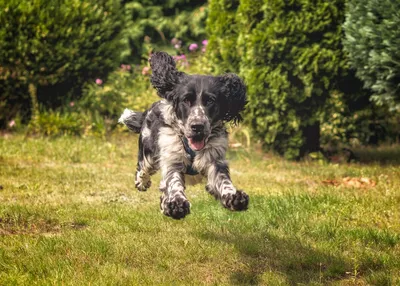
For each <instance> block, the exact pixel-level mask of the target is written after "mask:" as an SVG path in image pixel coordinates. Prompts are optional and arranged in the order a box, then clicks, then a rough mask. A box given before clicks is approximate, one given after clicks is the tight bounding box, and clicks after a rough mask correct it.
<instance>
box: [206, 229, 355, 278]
mask: <svg viewBox="0 0 400 286" xmlns="http://www.w3.org/2000/svg"><path fill="white" fill-rule="evenodd" d="M201 238H202V239H205V240H212V241H217V242H221V243H224V244H233V245H234V247H235V248H236V249H237V250H238V252H239V253H240V263H241V264H242V265H243V267H242V269H240V270H236V271H234V272H233V273H232V274H231V276H230V279H231V283H232V284H235V285H237V284H239V285H259V284H265V283H266V282H267V283H273V284H275V283H276V284H280V283H289V284H291V285H296V284H298V283H311V282H314V283H326V282H327V281H329V280H335V279H339V278H343V276H345V275H346V274H345V273H346V269H349V268H351V266H350V264H349V262H347V261H345V259H344V258H342V257H337V256H335V255H332V254H329V253H324V252H321V251H318V250H315V249H314V248H312V247H311V246H308V245H304V244H302V243H301V242H300V241H299V240H298V239H296V238H289V239H287V238H281V237H278V236H275V235H272V234H270V233H268V232H264V233H262V234H257V235H254V234H246V233H242V232H235V231H232V232H229V233H226V234H225V233H224V234H217V233H212V232H208V233H203V234H202V235H201ZM264 275H265V276H266V277H263V276H264ZM264 279H267V281H264Z"/></svg>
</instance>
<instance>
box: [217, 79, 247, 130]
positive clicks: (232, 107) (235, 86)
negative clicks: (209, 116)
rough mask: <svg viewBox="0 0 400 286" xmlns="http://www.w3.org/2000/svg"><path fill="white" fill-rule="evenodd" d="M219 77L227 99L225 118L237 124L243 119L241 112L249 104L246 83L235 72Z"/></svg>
mask: <svg viewBox="0 0 400 286" xmlns="http://www.w3.org/2000/svg"><path fill="white" fill-rule="evenodd" d="M218 78H219V80H220V82H221V84H222V93H223V95H225V96H226V99H227V106H226V113H225V115H224V117H223V120H224V121H232V122H233V123H234V124H237V123H239V122H241V121H242V120H243V118H242V116H241V115H240V112H242V111H243V110H244V108H245V106H246V104H247V97H246V85H245V84H244V82H243V80H242V79H241V78H240V77H238V76H237V75H236V74H233V73H228V74H224V75H222V76H219V77H218Z"/></svg>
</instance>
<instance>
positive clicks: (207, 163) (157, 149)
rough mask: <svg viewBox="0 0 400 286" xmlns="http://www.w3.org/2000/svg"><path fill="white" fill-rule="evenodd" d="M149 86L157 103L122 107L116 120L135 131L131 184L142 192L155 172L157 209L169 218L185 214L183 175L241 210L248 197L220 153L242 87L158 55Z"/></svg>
mask: <svg viewBox="0 0 400 286" xmlns="http://www.w3.org/2000/svg"><path fill="white" fill-rule="evenodd" d="M150 66H151V69H152V76H151V83H152V85H153V86H154V87H155V88H156V90H157V92H158V95H159V96H160V97H161V98H162V100H160V101H158V102H156V103H154V104H153V105H152V106H151V108H150V109H148V110H147V111H145V112H144V113H142V112H134V111H131V110H128V109H126V110H125V111H124V113H123V114H122V115H121V118H120V119H119V122H121V123H124V124H125V125H126V126H127V127H128V128H129V129H130V130H132V131H134V132H135V133H140V137H139V155H138V163H137V171H136V179H135V184H136V188H137V189H138V190H139V191H146V190H147V189H148V188H149V187H150V184H151V181H150V176H151V175H153V174H154V173H155V172H156V171H157V170H158V169H161V175H162V180H161V183H160V191H161V192H162V195H161V203H160V206H161V210H162V212H163V213H164V214H165V215H167V216H171V217H172V218H174V219H181V218H184V217H185V216H186V215H187V214H189V213H190V203H189V201H188V200H187V198H186V195H185V180H184V175H185V174H191V175H193V174H197V173H200V174H202V175H204V176H206V177H207V179H208V183H207V186H206V190H207V191H208V192H209V193H211V194H212V195H214V196H215V198H217V199H219V200H220V201H221V203H222V205H223V206H224V207H226V208H228V209H230V210H245V209H247V206H248V203H249V196H248V195H247V194H246V193H245V192H243V191H240V190H237V189H236V188H235V187H234V186H233V184H232V181H231V179H230V176H229V168H228V164H227V162H226V160H225V153H226V150H227V147H228V138H227V137H228V136H227V135H228V134H227V131H226V129H225V127H224V123H226V122H234V123H238V122H240V121H241V120H242V117H241V115H240V112H241V111H243V109H244V107H245V105H246V87H245V85H244V83H243V81H242V80H241V79H240V78H239V77H238V76H237V75H235V74H225V75H222V76H216V77H215V76H206V75H188V74H185V73H184V72H181V71H178V70H177V69H176V66H175V61H174V59H173V58H172V57H171V56H170V55H168V54H167V53H164V52H156V53H154V54H153V55H152V56H151V58H150Z"/></svg>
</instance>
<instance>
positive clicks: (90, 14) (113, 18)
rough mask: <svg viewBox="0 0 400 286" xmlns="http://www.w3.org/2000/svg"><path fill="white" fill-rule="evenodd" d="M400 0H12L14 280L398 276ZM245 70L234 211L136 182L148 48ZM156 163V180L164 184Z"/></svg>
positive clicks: (0, 16)
mask: <svg viewBox="0 0 400 286" xmlns="http://www.w3.org/2000/svg"><path fill="white" fill-rule="evenodd" d="M398 11H400V3H397V2H396V1H390V0H383V1H378V0H368V1H361V0H353V1H345V0H334V1H320V0H316V1H311V0H285V1H275V0H262V1H260V0H240V1H239V0H209V1H200V0H199V1H189V0H166V1H161V0H142V1H134V0H121V1H117V0H100V1H98V0H96V1H95V0H63V1H56V0H0V128H1V137H0V245H1V247H0V284H10V285H11V284H12V285H15V284H32V283H36V284H72V285H76V284H89V283H94V284H113V285H114V284H121V285H126V284H139V283H140V284H142V283H144V284H149V285H153V284H171V283H173V284H176V283H177V284H185V285H186V284H188V283H189V284H191V283H193V284H250V285H254V284H263V285H278V284H281V285H293V284H311V285H325V284H338V285H348V284H352V285H354V284H355V285H397V284H398V283H400V274H399V273H400V262H399V260H398V258H397V257H399V256H400V246H399V245H400V244H399V242H400V235H399V232H400V211H399V208H398V205H399V203H400V192H399V190H400V171H399V163H400V158H399V157H400V151H399V150H400V149H399V142H400V86H399V84H400V52H399V50H398V47H399V44H400V30H399V29H398V28H397V27H399V26H400V14H399V12H398ZM159 50H163V51H167V52H169V53H170V54H171V55H173V56H174V58H175V61H176V63H177V66H178V68H179V69H181V70H183V71H185V72H187V73H199V74H221V73H226V72H234V73H237V74H239V75H240V76H241V77H242V78H243V79H244V81H245V83H246V85H247V93H248V99H249V103H248V105H247V109H246V111H245V113H244V114H243V115H244V122H243V124H241V125H240V126H238V127H235V126H229V127H228V128H229V131H230V142H231V144H230V147H231V148H230V150H231V151H230V152H229V154H228V157H229V159H230V161H231V167H232V168H231V169H232V177H233V178H234V181H236V182H237V184H238V185H239V186H241V188H243V189H245V190H246V191H247V192H248V193H249V195H250V197H251V202H250V204H251V205H250V209H249V210H248V211H247V212H244V213H231V212H229V211H227V210H224V209H222V208H221V207H220V206H219V205H218V204H217V202H215V201H214V200H213V199H212V198H211V197H209V196H207V194H206V193H205V192H204V190H203V186H202V185H199V184H197V185H196V184H195V185H193V186H189V187H188V194H189V199H190V200H191V202H192V204H193V208H192V214H191V215H190V216H189V217H188V218H186V219H185V220H184V221H179V222H176V221H171V220H169V219H168V218H164V217H162V215H161V214H159V212H158V210H157V208H158V206H157V200H158V195H159V194H158V190H157V187H156V186H157V182H154V184H153V187H152V188H151V189H150V190H149V192H148V193H145V194H138V193H136V192H135V191H134V190H133V187H134V186H133V172H134V169H135V163H136V162H135V156H136V154H135V152H136V149H137V145H136V141H137V136H136V135H133V134H129V133H128V132H127V130H126V129H125V128H123V127H122V126H120V125H118V124H117V121H118V118H119V116H120V114H121V113H122V112H123V110H124V108H130V109H133V110H144V109H146V108H147V107H149V106H150V105H151V104H152V103H153V102H154V101H156V100H158V97H157V95H156V92H155V90H154V89H153V88H152V87H151V84H150V80H149V79H150V75H151V70H150V67H149V64H148V58H149V56H150V55H151V53H152V52H153V51H159ZM158 179H159V178H158V177H157V178H156V181H157V180H158Z"/></svg>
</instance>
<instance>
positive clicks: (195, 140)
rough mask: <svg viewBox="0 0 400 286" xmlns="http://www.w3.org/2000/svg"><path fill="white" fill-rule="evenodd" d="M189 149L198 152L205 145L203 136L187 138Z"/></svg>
mask: <svg viewBox="0 0 400 286" xmlns="http://www.w3.org/2000/svg"><path fill="white" fill-rule="evenodd" d="M188 142H189V147H190V149H192V150H194V151H200V150H201V149H203V148H204V146H205V145H206V139H205V138H204V137H203V136H194V137H191V138H188Z"/></svg>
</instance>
